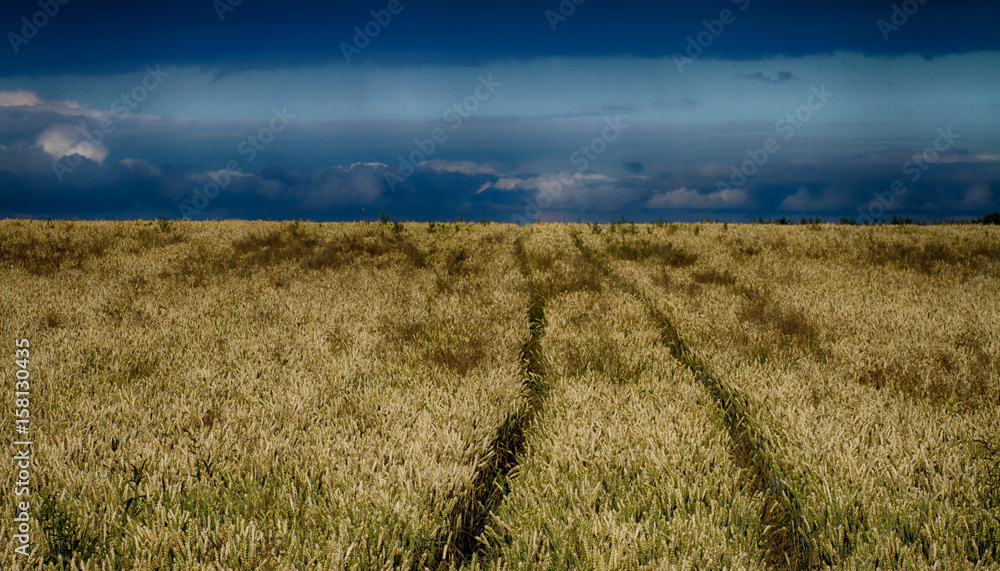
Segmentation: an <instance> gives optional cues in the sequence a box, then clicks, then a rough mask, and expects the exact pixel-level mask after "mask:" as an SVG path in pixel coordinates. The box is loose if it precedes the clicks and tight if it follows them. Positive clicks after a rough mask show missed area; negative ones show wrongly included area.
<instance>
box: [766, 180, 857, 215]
mask: <svg viewBox="0 0 1000 571" xmlns="http://www.w3.org/2000/svg"><path fill="white" fill-rule="evenodd" d="M842 196H847V193H844V194H843V195H842ZM844 202H845V201H844V200H843V199H842V198H841V197H839V196H838V195H837V194H835V193H832V192H826V193H823V194H822V195H821V196H818V197H814V196H813V195H812V194H811V193H810V192H809V189H807V188H806V187H804V186H803V187H800V188H799V190H797V191H796V192H795V194H790V195H788V196H786V197H785V199H784V200H782V201H781V204H780V205H778V208H780V209H781V210H790V211H794V212H806V211H814V210H833V209H836V208H839V207H842V206H844Z"/></svg>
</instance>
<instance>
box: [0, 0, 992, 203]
mask: <svg viewBox="0 0 1000 571" xmlns="http://www.w3.org/2000/svg"><path fill="white" fill-rule="evenodd" d="M237 1H238V0H216V1H213V0H199V1H188V0H182V1H175V2H169V3H168V2H152V3H139V2H134V1H129V2H124V1H123V2H85V1H84V0H42V1H41V2H39V1H38V0H35V1H30V2H29V1H8V2H6V3H5V4H4V5H3V7H0V31H2V32H3V33H4V36H5V42H4V45H3V46H2V48H0V217H3V216H18V217H19V216H31V217H49V216H51V217H69V216H78V217H80V218H123V217H151V216H157V215H164V216H170V217H173V218H177V217H182V216H188V217H191V218H213V217H239V218H308V219H315V220H339V219H356V218H360V217H361V216H362V215H363V214H364V215H367V216H368V217H373V216H377V214H378V212H379V210H385V211H386V212H387V213H389V214H390V215H392V216H393V217H394V218H399V219H421V220H428V219H452V218H455V217H457V216H459V215H462V216H465V217H466V218H473V219H478V218H480V217H482V216H486V217H488V218H491V219H494V220H500V221H510V220H520V221H526V220H527V221H530V220H534V219H540V220H574V221H575V220H576V219H577V218H583V219H587V220H608V219H611V218H615V217H618V216H621V215H625V216H627V217H629V218H633V219H637V220H650V219H654V218H658V217H661V216H662V217H664V218H667V219H677V220H689V219H700V218H705V217H708V218H713V219H714V218H720V219H725V220H746V219H747V218H750V217H754V218H756V217H757V216H760V215H763V216H791V217H797V216H800V215H818V216H822V217H825V218H828V219H837V218H839V217H842V216H849V217H852V218H854V217H858V216H881V215H883V214H886V215H889V214H901V215H911V216H914V217H918V218H925V219H930V218H939V219H940V218H947V217H971V216H979V215H981V214H982V213H983V212H986V211H990V210H1000V135H998V133H1000V79H998V77H1000V34H997V33H996V25H997V24H998V23H1000V5H997V4H996V3H995V2H945V1H944V0H926V1H925V2H924V3H921V2H920V1H919V0H909V1H907V2H899V1H896V2H885V3H882V2H871V1H868V2H861V1H842V2H824V3H803V2H781V1H776V0H771V1H765V0H720V1H716V2H694V1H686V2H662V3H653V2H623V1H618V2H607V1H599V0H585V1H583V2H581V3H579V4H577V3H576V2H574V1H573V0H565V1H562V2H560V1H558V0H553V1H538V2H518V1H514V2H506V3H459V2H435V1H432V0H423V1H422V0H391V1H390V0H381V1H373V2H361V1H356V2H312V1H301V0H299V1H296V0H290V1H283V2H264V1H263V0H242V2H239V3H238V4H236V2H237ZM577 1H579V0H577ZM63 2H65V3H63ZM234 4H236V5H234ZM373 11H374V14H373ZM393 12H395V13H393ZM366 29H367V31H368V33H365V30H366ZM357 30H361V32H362V33H361V34H360V35H359V33H358V32H357ZM369 34H370V35H369Z"/></svg>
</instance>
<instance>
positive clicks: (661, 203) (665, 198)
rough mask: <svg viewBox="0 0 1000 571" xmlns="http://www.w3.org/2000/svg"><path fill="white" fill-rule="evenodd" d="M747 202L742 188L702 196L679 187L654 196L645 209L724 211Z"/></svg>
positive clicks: (727, 189) (745, 192)
mask: <svg viewBox="0 0 1000 571" xmlns="http://www.w3.org/2000/svg"><path fill="white" fill-rule="evenodd" d="M747 200H748V196H747V191H746V190H745V189H742V188H726V189H723V190H717V191H715V192H709V193H706V194H702V193H700V192H698V191H697V190H695V189H690V188H687V187H681V188H677V189H674V190H671V191H668V192H664V193H660V194H656V195H654V196H653V197H652V198H650V199H649V201H647V202H646V207H647V208H651V209H660V208H681V209H691V210H708V209H719V210H726V209H730V208H737V207H740V206H743V205H745V204H746V203H747Z"/></svg>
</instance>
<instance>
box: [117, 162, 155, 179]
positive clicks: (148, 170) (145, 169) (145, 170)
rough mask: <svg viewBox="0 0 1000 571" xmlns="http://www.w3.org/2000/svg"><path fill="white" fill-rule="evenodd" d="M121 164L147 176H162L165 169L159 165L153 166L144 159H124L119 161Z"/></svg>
mask: <svg viewBox="0 0 1000 571" xmlns="http://www.w3.org/2000/svg"><path fill="white" fill-rule="evenodd" d="M118 163H119V164H121V165H124V166H125V167H126V168H127V169H128V170H130V171H132V172H135V173H141V174H144V175H146V176H160V175H161V174H163V171H161V170H160V169H159V167H156V166H153V165H152V164H150V163H149V161H144V160H142V159H122V160H120V161H118Z"/></svg>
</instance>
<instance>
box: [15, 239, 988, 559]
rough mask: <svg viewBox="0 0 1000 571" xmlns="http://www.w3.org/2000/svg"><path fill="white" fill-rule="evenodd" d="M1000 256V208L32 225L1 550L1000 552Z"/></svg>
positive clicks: (328, 555)
mask: <svg viewBox="0 0 1000 571" xmlns="http://www.w3.org/2000/svg"><path fill="white" fill-rule="evenodd" d="M998 258H1000V231H998V228H996V227H989V226H978V225H975V226H973V225H961V226H959V225H955V226H930V227H923V226H880V227H867V226H866V227H855V226H835V225H824V224H812V225H799V226H777V225H724V224H712V223H702V224H656V225H636V224H630V223H625V222H622V223H616V224H610V225H609V224H605V225H597V224H592V225H588V224H565V225H554V224H553V225H545V224H536V225H531V226H522V227H518V226H513V225H500V224H470V223H458V224H455V223H451V224H441V223H436V224H427V223H367V222H363V223H329V224H327V223H324V224H319V223H312V222H275V223H271V222H240V221H229V222H176V221H175V222H170V221H167V220H159V221H155V222H151V221H123V222H79V221H75V222H73V221H60V222H55V221H50V222H43V221H17V220H7V221H0V317H2V319H0V343H2V344H3V346H2V349H0V354H2V355H4V360H3V361H2V362H0V380H2V384H3V387H4V391H5V394H4V397H3V398H4V399H5V401H4V402H5V406H4V407H3V416H2V418H0V445H2V446H3V450H4V455H5V456H6V457H7V458H8V460H5V461H3V462H0V480H2V482H3V486H2V488H0V498H2V502H0V548H2V567H3V568H4V569H88V570H97V569H101V570H104V569H108V570H111V569H121V570H130V569H180V570H188V569H191V570H197V569H470V570H471V569H732V570H736V569H826V568H830V569H876V568H884V569H926V568H939V569H998V568H1000V553H998V543H1000V414H998V412H997V411H998V410H1000V295H998V294H997V289H998V286H1000V260H998ZM21 340H26V341H27V342H29V343H30V359H26V361H27V362H25V363H23V364H24V365H25V366H24V367H22V365H21V364H18V361H19V358H20V357H23V355H24V354H23V353H17V352H16V351H17V349H18V348H19V347H21V346H20V345H18V343H19V342H20V341H21ZM21 369H26V370H28V372H29V373H30V387H29V388H27V390H26V391H25V392H27V393H29V395H30V396H29V397H28V398H29V400H30V402H27V401H25V402H19V401H17V400H16V399H17V398H21V397H18V396H16V395H15V392H16V391H15V386H17V387H20V388H18V389H17V390H22V389H24V388H25V387H26V385H16V384H15V383H16V382H17V381H18V380H19V379H22V378H23V377H22V375H27V374H28V373H23V374H22V373H20V371H21ZM22 404H26V405H27V406H21V405H22ZM22 409H23V410H28V411H29V413H30V417H29V418H30V422H28V423H18V422H17V421H18V420H19V419H20V417H18V416H15V411H16V410H22ZM21 426H24V427H30V431H28V432H27V433H25V432H21V433H19V432H18V429H19V427H21ZM25 434H27V436H25ZM24 439H30V440H31V442H32V444H31V451H32V458H31V462H30V468H28V469H27V470H28V472H29V473H30V478H29V481H28V483H27V485H26V486H25V487H26V488H27V489H28V490H29V493H28V494H27V495H20V494H15V490H16V489H18V488H19V487H21V485H20V484H16V482H17V481H18V479H19V474H20V473H21V472H20V471H21V469H22V468H21V467H19V466H18V464H17V461H16V460H10V459H9V458H13V457H14V456H15V455H16V454H17V453H18V451H19V450H20V449H21V448H23V446H21V445H19V444H17V442H19V441H22V440H24ZM25 500H27V504H28V505H29V509H28V516H27V520H28V521H27V523H26V524H25V525H27V529H28V533H27V537H28V538H29V541H28V543H27V548H22V549H21V550H18V548H19V547H21V546H22V544H23V542H22V541H21V540H20V539H17V538H16V537H15V536H17V535H19V529H20V528H19V525H20V524H19V523H18V518H19V517H20V514H21V511H22V510H21V507H20V506H21V504H20V502H23V501H25ZM25 552H27V554H25Z"/></svg>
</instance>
